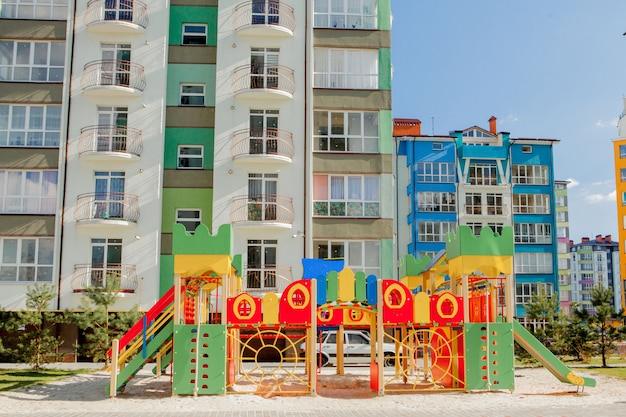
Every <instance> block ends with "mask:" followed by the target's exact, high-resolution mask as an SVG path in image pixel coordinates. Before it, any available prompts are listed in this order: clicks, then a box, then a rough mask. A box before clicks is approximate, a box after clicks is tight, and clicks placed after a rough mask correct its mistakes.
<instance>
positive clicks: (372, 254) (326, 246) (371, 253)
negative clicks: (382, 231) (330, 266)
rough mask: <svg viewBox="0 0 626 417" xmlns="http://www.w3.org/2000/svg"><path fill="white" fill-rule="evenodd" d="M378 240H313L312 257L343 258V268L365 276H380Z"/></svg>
mask: <svg viewBox="0 0 626 417" xmlns="http://www.w3.org/2000/svg"><path fill="white" fill-rule="evenodd" d="M380 246H381V245H380V241H379V240H346V241H336V240H332V241H331V240H328V241H326V240H315V241H314V242H313V252H314V254H313V257H314V258H321V259H329V258H330V259H343V260H344V268H350V269H352V271H353V272H355V273H356V272H363V273H365V276H366V277H368V276H370V275H374V276H376V277H378V278H380V273H381V269H380V268H381V253H380Z"/></svg>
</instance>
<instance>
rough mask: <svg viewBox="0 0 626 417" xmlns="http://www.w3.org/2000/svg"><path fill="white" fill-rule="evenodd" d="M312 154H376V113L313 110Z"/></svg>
mask: <svg viewBox="0 0 626 417" xmlns="http://www.w3.org/2000/svg"><path fill="white" fill-rule="evenodd" d="M313 123H314V125H313V129H314V130H313V131H314V132H315V135H314V138H313V140H314V143H315V145H314V146H315V149H314V150H315V151H318V152H354V153H378V142H379V141H378V113H377V112H341V111H316V112H314V115H313Z"/></svg>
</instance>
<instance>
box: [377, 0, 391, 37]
mask: <svg viewBox="0 0 626 417" xmlns="http://www.w3.org/2000/svg"><path fill="white" fill-rule="evenodd" d="M378 30H391V0H378Z"/></svg>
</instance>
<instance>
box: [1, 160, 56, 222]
mask: <svg viewBox="0 0 626 417" xmlns="http://www.w3.org/2000/svg"><path fill="white" fill-rule="evenodd" d="M44 179H45V180H46V181H44ZM16 181H17V183H16ZM58 181H59V173H58V171H57V170H8V169H7V170H0V213H27V214H54V213H55V212H56V199H57V188H58Z"/></svg>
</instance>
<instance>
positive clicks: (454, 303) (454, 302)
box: [436, 292, 459, 319]
mask: <svg viewBox="0 0 626 417" xmlns="http://www.w3.org/2000/svg"><path fill="white" fill-rule="evenodd" d="M446 301H448V302H449V303H450V305H451V306H452V310H451V311H450V313H449V314H444V312H443V309H442V306H443V303H444V302H446ZM436 308H437V314H439V317H441V318H443V319H449V318H452V317H454V316H456V313H457V312H458V311H459V303H458V301H457V299H456V297H454V296H453V295H452V294H450V293H449V292H447V293H444V294H443V295H442V296H441V297H439V299H438V300H437V306H436Z"/></svg>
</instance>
